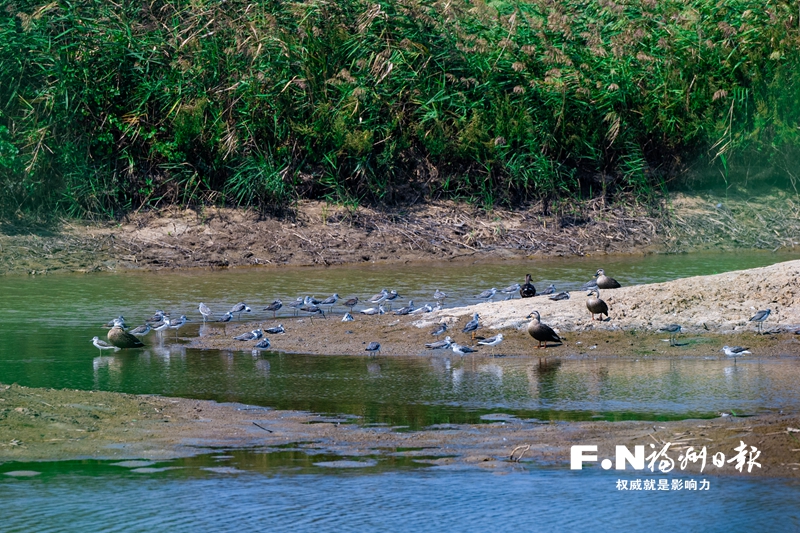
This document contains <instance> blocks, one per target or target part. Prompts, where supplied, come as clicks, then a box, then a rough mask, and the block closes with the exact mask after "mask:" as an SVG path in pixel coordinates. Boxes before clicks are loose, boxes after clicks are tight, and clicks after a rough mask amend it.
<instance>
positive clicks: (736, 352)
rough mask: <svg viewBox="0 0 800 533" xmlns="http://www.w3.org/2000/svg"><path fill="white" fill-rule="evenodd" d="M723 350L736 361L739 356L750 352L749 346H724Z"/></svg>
mask: <svg viewBox="0 0 800 533" xmlns="http://www.w3.org/2000/svg"><path fill="white" fill-rule="evenodd" d="M722 351H723V352H725V355H727V356H728V357H733V362H734V363H735V362H736V358H737V357H739V356H741V355H746V354H749V353H750V352H748V351H747V348H742V347H741V346H723V347H722Z"/></svg>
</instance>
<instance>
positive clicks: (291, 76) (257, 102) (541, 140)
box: [0, 0, 800, 216]
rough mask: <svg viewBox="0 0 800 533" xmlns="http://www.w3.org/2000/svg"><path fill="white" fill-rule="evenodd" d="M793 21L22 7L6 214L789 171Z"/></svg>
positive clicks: (730, 12)
mask: <svg viewBox="0 0 800 533" xmlns="http://www.w3.org/2000/svg"><path fill="white" fill-rule="evenodd" d="M797 9H798V6H797V3H796V2H795V3H789V2H783V1H779V2H775V1H767V2H766V3H765V2H764V1H760V2H755V1H747V0H728V1H725V2H714V1H710V0H683V1H677V0H666V1H657V0H630V1H627V2H619V3H618V2H617V1H616V0H559V1H555V0H528V1H522V0H520V1H517V2H514V1H502V0H501V1H495V2H488V3H487V2H485V1H483V0H475V1H467V0H441V1H430V0H377V1H374V0H336V1H335V2H333V1H328V0H309V1H307V2H295V3H291V2H280V1H277V0H273V1H252V0H247V1H244V0H227V1H224V2H219V1H217V0H177V1H172V2H166V1H162V0H149V1H146V2H141V1H133V0H120V2H119V3H118V4H117V3H112V2H106V1H105V0H78V1H74V2H68V1H66V0H61V1H54V2H51V3H47V4H44V3H42V2H41V1H40V2H33V1H29V0H6V1H5V2H4V5H3V9H2V11H1V12H0V186H1V187H2V194H0V209H2V210H3V211H4V212H5V213H19V212H40V213H41V212H59V213H68V214H71V215H75V216H85V215H95V214H101V215H111V214H115V213H119V212H122V211H125V210H130V209H136V208H139V207H142V206H157V205H165V204H167V203H179V204H198V203H205V204H208V203H211V204H228V205H230V204H236V205H255V206H259V207H267V208H274V207H278V208H279V207H281V206H286V205H289V204H290V203H291V202H292V200H294V199H295V198H298V197H314V198H329V199H331V200H334V201H339V202H363V201H367V202H384V203H395V202H411V201H414V200H415V199H418V198H421V197H422V198H424V197H426V196H427V197H430V196H436V197H438V196H450V197H458V198H465V199H468V200H471V201H477V202H480V203H481V204H483V205H487V206H490V205H493V204H495V203H497V202H503V203H508V204H512V205H513V204H517V203H519V202H522V201H525V200H527V199H530V198H535V197H545V198H546V197H550V198H552V197H558V196H564V195H597V194H609V195H614V194H617V193H619V192H620V191H627V192H633V193H634V194H637V195H640V196H647V195H648V194H650V193H652V192H653V191H658V190H659V189H660V188H662V187H663V186H664V184H665V182H668V181H669V180H672V179H675V176H683V175H684V174H682V173H681V172H680V171H681V170H684V169H685V165H686V164H687V162H692V161H697V160H702V161H704V163H703V165H702V166H703V168H709V167H708V165H709V164H713V165H714V167H713V169H714V170H713V172H714V179H719V180H727V179H728V175H729V173H730V172H731V169H740V170H741V169H747V168H753V165H755V164H758V165H768V167H767V168H769V169H771V170H770V172H771V173H772V174H777V175H782V176H783V177H785V178H787V179H790V180H792V181H793V180H794V177H795V174H793V173H796V172H797V170H796V168H797V167H796V163H797V162H798V160H800V158H798V157H797V156H798V154H799V153H800V150H798V149H799V148H800V129H798V125H800V68H799V67H800V61H798V59H800V24H799V23H798V19H797V15H798V11H797ZM748 165H750V167H748ZM679 179H680V178H679Z"/></svg>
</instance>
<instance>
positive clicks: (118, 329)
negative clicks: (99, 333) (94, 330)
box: [95, 324, 144, 348]
mask: <svg viewBox="0 0 800 533" xmlns="http://www.w3.org/2000/svg"><path fill="white" fill-rule="evenodd" d="M108 342H110V343H111V344H113V345H114V346H116V347H117V348H141V347H142V346H144V344H142V341H140V340H139V339H137V338H136V337H134V336H133V335H131V334H130V333H127V332H126V331H125V330H124V329H122V326H119V325H118V324H114V327H113V328H111V329H110V330H108ZM95 346H97V345H95Z"/></svg>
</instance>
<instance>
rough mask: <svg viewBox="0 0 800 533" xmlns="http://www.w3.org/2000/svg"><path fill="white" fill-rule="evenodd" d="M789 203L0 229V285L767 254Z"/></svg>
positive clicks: (427, 207)
mask: <svg viewBox="0 0 800 533" xmlns="http://www.w3.org/2000/svg"><path fill="white" fill-rule="evenodd" d="M795 199H796V198H795V196H794V195H792V194H790V193H787V192H785V191H781V190H771V191H767V192H764V193H761V194H760V195H759V196H757V197H753V196H751V195H749V194H746V193H745V192H740V193H739V194H734V193H733V192H731V193H730V194H728V193H727V192H726V193H725V194H723V195H715V194H712V193H703V194H684V193H673V194H671V195H669V196H667V197H665V198H664V199H663V200H662V202H661V204H660V205H658V206H650V207H644V206H640V205H638V204H636V203H635V202H632V203H630V205H625V204H613V205H612V204H606V202H605V201H604V200H602V199H595V200H587V201H583V202H581V203H570V204H568V205H567V204H565V205H564V206H562V207H561V208H558V209H550V208H548V207H547V206H545V205H544V204H533V205H530V206H528V207H525V208H519V209H513V210H512V209H504V208H495V209H493V210H491V211H484V210H481V209H478V208H476V207H475V206H470V205H468V204H463V203H455V202H431V203H425V204H418V205H412V206H405V207H398V208H392V209H388V208H387V209H382V210H377V209H373V208H369V207H363V206H361V207H355V208H348V207H345V206H341V205H334V204H328V203H325V202H312V201H304V202H299V203H297V204H296V205H294V206H292V209H291V214H290V215H288V216H286V217H284V218H274V217H268V216H264V215H262V214H259V213H257V212H253V211H249V210H245V209H227V208H215V207H206V208H200V209H197V210H192V209H179V208H165V209H162V210H159V211H149V212H134V213H129V214H127V215H125V216H124V217H123V218H122V219H121V220H119V221H114V222H108V221H105V222H103V221H100V222H91V221H74V220H67V221H63V222H62V223H61V224H59V225H57V227H48V228H40V227H29V226H24V225H23V226H18V225H15V224H14V223H13V222H7V221H6V222H3V221H0V274H29V275H44V274H52V273H58V272H83V273H91V272H109V271H120V270H160V269H187V268H206V269H221V268H246V267H276V266H281V265H292V266H328V265H337V264H353V263H408V262H425V261H464V260H470V261H475V260H493V261H497V260H502V259H520V258H526V257H537V256H576V255H577V256H581V255H589V254H592V255H603V254H648V253H686V252H691V251H701V250H735V249H742V248H751V249H753V248H757V249H765V250H773V251H774V250H780V249H793V248H795V247H796V246H800V242H799V241H798V238H797V235H798V234H800V203H798V202H796V201H795ZM765 226H768V227H769V228H770V231H764V227H765Z"/></svg>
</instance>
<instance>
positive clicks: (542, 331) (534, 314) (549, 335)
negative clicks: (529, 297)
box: [525, 311, 564, 348]
mask: <svg viewBox="0 0 800 533" xmlns="http://www.w3.org/2000/svg"><path fill="white" fill-rule="evenodd" d="M525 318H533V320H531V323H530V324H528V333H529V334H530V336H531V337H533V338H534V339H536V341H537V342H538V343H539V345H538V346H536V347H537V348H541V347H542V343H544V347H545V348H547V341H550V342H559V343H563V342H564V341H563V340H561V337H559V336H558V333H556V332H555V331H553V328H551V327H550V326H548V325H547V324H542V322H541V321H540V319H539V311H531V314H529V315H528V316H527V317H525Z"/></svg>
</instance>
